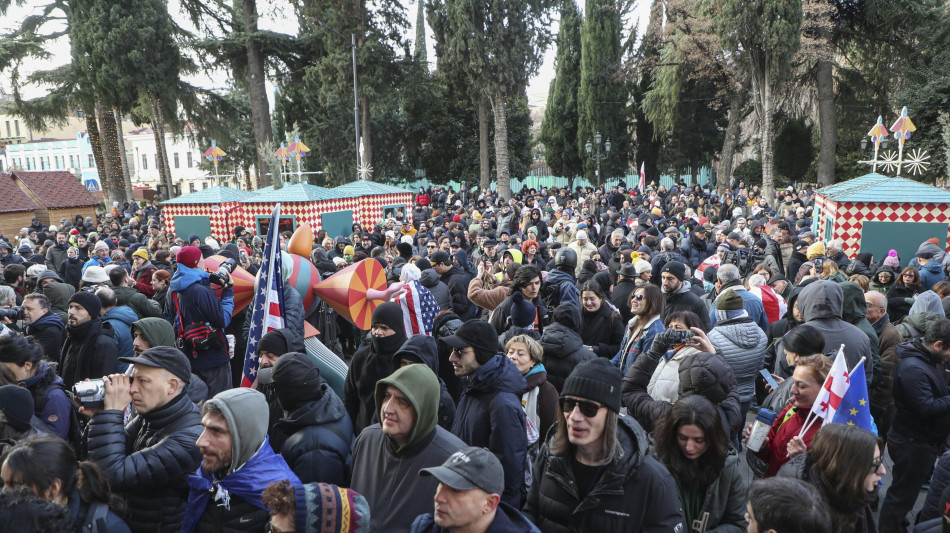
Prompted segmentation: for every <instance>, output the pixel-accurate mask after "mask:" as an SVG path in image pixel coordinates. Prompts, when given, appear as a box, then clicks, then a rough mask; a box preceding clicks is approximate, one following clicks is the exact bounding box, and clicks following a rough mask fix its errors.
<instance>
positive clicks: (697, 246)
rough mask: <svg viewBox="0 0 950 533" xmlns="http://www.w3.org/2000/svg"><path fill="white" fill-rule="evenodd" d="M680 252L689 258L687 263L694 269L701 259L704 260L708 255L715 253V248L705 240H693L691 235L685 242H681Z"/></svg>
mask: <svg viewBox="0 0 950 533" xmlns="http://www.w3.org/2000/svg"><path fill="white" fill-rule="evenodd" d="M680 253H682V254H683V256H685V257H686V259H688V260H689V263H687V265H688V266H689V267H690V268H692V269H693V270H696V267H698V266H699V265H700V263H702V262H703V261H705V260H706V258H708V257H709V256H710V255H712V254H714V253H716V249H715V248H713V245H712V244H710V243H707V242H701V243H698V242H695V241H694V240H693V237H692V236H690V237H689V238H688V239H686V242H684V243H683V247H682V248H681V249H680Z"/></svg>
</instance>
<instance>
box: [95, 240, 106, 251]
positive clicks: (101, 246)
mask: <svg viewBox="0 0 950 533" xmlns="http://www.w3.org/2000/svg"><path fill="white" fill-rule="evenodd" d="M97 250H106V251H108V250H109V245H108V244H106V241H96V246H95V247H94V248H93V251H97Z"/></svg>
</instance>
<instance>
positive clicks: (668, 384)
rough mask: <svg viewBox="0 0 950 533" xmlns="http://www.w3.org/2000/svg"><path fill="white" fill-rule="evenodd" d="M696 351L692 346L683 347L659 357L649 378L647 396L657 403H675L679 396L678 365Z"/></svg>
mask: <svg viewBox="0 0 950 533" xmlns="http://www.w3.org/2000/svg"><path fill="white" fill-rule="evenodd" d="M698 351H699V350H697V349H696V348H693V347H692V346H683V347H682V348H680V349H679V350H670V351H669V352H667V354H666V355H665V356H664V357H661V358H660V360H659V361H657V365H656V369H654V370H653V375H652V376H650V384H649V385H647V394H649V395H650V397H651V398H653V399H654V400H656V401H658V402H669V403H670V404H674V403H676V400H678V399H679V396H680V363H682V362H683V361H684V360H685V359H686V358H687V357H689V356H691V355H693V354H694V353H696V352H698Z"/></svg>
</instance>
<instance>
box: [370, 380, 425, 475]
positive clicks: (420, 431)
mask: <svg viewBox="0 0 950 533" xmlns="http://www.w3.org/2000/svg"><path fill="white" fill-rule="evenodd" d="M390 386H391V387H395V388H397V389H399V391H400V392H402V393H403V394H405V395H406V399H408V400H409V403H410V404H412V410H413V411H415V413H416V421H415V424H413V425H412V431H411V432H410V433H409V440H408V441H406V444H405V445H403V446H398V445H397V444H396V442H395V441H393V440H392V439H389V438H387V440H389V444H390V446H392V447H393V451H394V452H395V454H396V456H397V457H398V456H399V455H400V453H401V452H403V451H404V450H405V449H406V448H409V447H411V446H412V445H413V444H415V443H416V442H418V441H419V440H420V439H422V438H423V437H426V436H428V435H429V434H430V433H432V430H433V429H435V426H436V423H437V422H438V420H439V400H440V398H441V397H440V390H441V388H440V385H439V378H437V377H436V376H435V373H434V372H432V369H430V368H429V367H427V366H426V365H409V366H406V367H403V368H400V369H399V370H396V371H395V372H393V373H392V374H391V375H390V376H389V377H388V378H384V379H381V380H379V381H378V382H377V383H376V394H375V397H376V412H377V413H378V412H379V411H380V409H382V407H383V398H384V397H385V395H386V388H387V387H390Z"/></svg>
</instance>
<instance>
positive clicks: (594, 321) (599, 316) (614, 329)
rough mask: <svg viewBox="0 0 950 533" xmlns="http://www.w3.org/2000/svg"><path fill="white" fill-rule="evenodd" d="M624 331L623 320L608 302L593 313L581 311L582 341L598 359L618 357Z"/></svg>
mask: <svg viewBox="0 0 950 533" xmlns="http://www.w3.org/2000/svg"><path fill="white" fill-rule="evenodd" d="M624 329H626V328H624V322H623V319H622V318H621V317H620V315H618V314H616V313H615V312H614V310H613V309H611V308H610V306H609V305H607V303H606V302H601V304H600V309H598V310H596V311H594V312H593V313H590V312H588V311H587V310H586V309H584V308H582V309H581V340H582V341H583V342H584V346H590V347H591V351H593V352H594V355H596V356H597V357H606V358H608V359H610V358H611V357H613V356H615V355H617V351H619V350H620V341H622V340H623V332H624Z"/></svg>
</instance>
